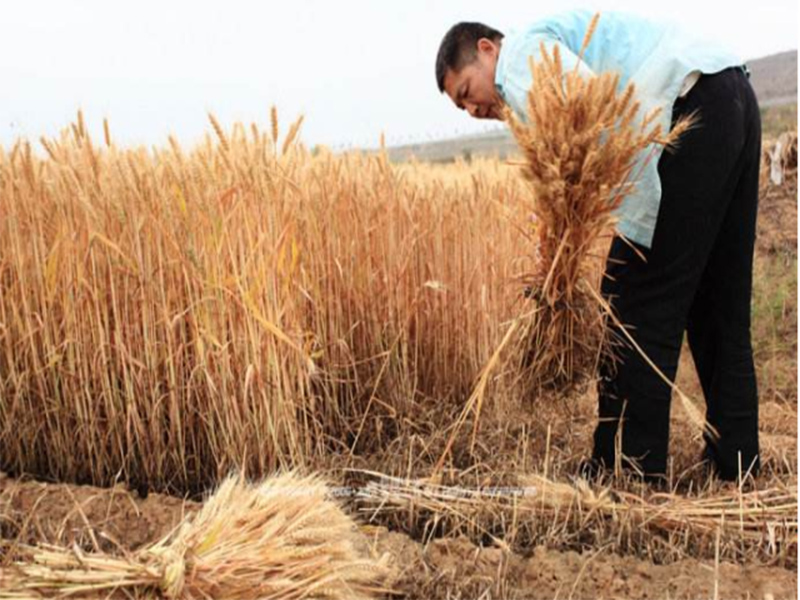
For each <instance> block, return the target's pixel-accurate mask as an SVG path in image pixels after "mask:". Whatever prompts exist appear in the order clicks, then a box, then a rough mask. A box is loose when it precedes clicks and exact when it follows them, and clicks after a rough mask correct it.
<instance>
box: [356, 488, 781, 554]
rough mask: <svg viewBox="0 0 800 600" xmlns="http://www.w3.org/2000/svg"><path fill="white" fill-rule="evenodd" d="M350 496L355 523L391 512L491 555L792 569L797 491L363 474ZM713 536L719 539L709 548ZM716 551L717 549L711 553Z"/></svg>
mask: <svg viewBox="0 0 800 600" xmlns="http://www.w3.org/2000/svg"><path fill="white" fill-rule="evenodd" d="M369 475H370V476H371V478H372V479H371V481H369V483H368V484H367V485H366V486H365V487H364V489H363V490H362V492H361V494H360V498H359V500H360V502H361V506H362V509H363V511H364V514H366V515H368V516H370V517H371V518H374V517H376V516H378V515H382V516H384V517H385V516H386V515H388V514H392V513H399V514H400V519H401V521H402V520H405V521H408V520H409V519H411V520H414V519H424V520H425V521H427V522H429V523H434V524H435V525H434V526H435V527H439V528H441V527H447V528H448V529H450V530H451V531H465V532H468V533H471V534H473V535H477V536H478V537H481V538H483V539H486V540H487V541H489V540H490V541H492V542H493V543H495V544H498V545H500V546H501V547H506V546H508V545H510V544H515V542H516V543H519V541H520V539H518V538H521V539H523V545H540V544H544V545H549V544H554V545H556V546H558V545H559V544H563V542H564V540H567V539H570V540H572V543H573V544H575V545H576V546H585V547H586V548H597V547H606V548H608V549H611V550H617V551H621V552H625V551H628V550H629V548H630V547H638V548H642V547H647V548H648V552H649V553H650V554H651V555H652V557H657V558H661V559H665V560H675V559H678V558H683V557H685V556H694V557H700V556H705V557H707V558H714V556H715V554H717V553H720V552H721V555H722V556H723V557H724V558H730V559H734V560H741V559H742V557H745V556H746V557H748V558H749V559H751V560H756V561H763V562H769V563H773V562H781V563H783V564H785V565H787V566H792V565H796V563H797V558H796V553H797V488H796V486H791V485H784V484H780V483H779V482H775V487H771V488H768V489H762V490H752V491H744V490H743V489H742V488H741V487H735V486H731V487H729V488H727V489H720V490H717V491H716V492H713V493H703V494H700V495H693V496H686V495H681V494H675V493H666V492H653V491H648V492H647V493H644V494H642V493H634V492H632V491H621V490H619V489H612V488H604V487H592V486H589V485H588V484H587V482H586V481H585V480H583V479H577V480H576V481H575V482H573V483H568V482H563V481H562V482H559V481H555V480H553V479H551V478H548V477H547V476H545V475H540V474H530V475H520V476H518V477H516V478H515V480H514V481H507V482H506V483H505V485H503V486H498V487H488V486H487V487H482V488H481V487H479V488H476V487H460V486H445V485H437V484H435V483H431V482H430V481H429V480H410V479H406V478H398V477H389V476H386V475H381V474H377V473H370V474H369ZM718 537H719V540H718ZM720 544H721V546H720Z"/></svg>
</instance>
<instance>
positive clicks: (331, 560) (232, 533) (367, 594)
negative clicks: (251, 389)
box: [0, 474, 388, 599]
mask: <svg viewBox="0 0 800 600" xmlns="http://www.w3.org/2000/svg"><path fill="white" fill-rule="evenodd" d="M327 495H328V489H327V487H326V485H325V484H324V483H323V482H322V481H320V480H319V479H317V478H315V477H305V478H303V477H298V476H297V475H294V474H284V475H280V476H276V477H274V478H272V479H268V480H266V481H264V482H263V483H261V484H258V485H250V484H247V483H245V482H244V481H243V480H242V478H237V477H231V478H228V479H227V480H225V481H224V482H223V483H222V485H220V487H219V488H218V490H217V491H216V493H215V494H214V495H213V496H212V497H211V498H210V499H209V500H208V501H207V502H206V504H205V505H204V506H203V508H202V509H201V510H200V512H199V513H197V514H196V515H195V516H194V517H191V518H189V519H187V520H185V521H184V522H183V523H182V524H181V525H180V526H179V527H178V528H176V530H175V531H174V532H172V533H171V534H170V535H168V536H166V537H165V538H164V539H162V540H161V541H159V542H157V543H155V544H153V545H151V546H148V547H145V548H143V549H141V550H139V551H137V552H135V553H132V554H126V555H125V556H123V557H119V556H111V555H107V554H102V553H84V552H81V551H80V550H79V549H78V548H77V546H75V547H73V548H71V549H69V548H62V547H58V546H49V545H48V546H41V547H24V548H21V549H20V554H21V556H20V557H19V560H17V561H16V562H15V563H14V564H13V565H12V567H11V568H10V569H8V570H7V572H6V573H5V574H4V579H3V580H0V589H2V590H3V591H2V592H0V597H3V596H5V597H24V596H25V595H28V596H30V595H33V594H41V595H44V596H46V597H63V596H70V597H79V596H84V597H86V596H94V595H96V594H98V593H100V592H103V593H106V594H108V593H113V592H125V593H127V594H147V593H148V592H149V593H158V594H161V595H163V596H164V597H166V598H188V599H193V598H226V599H227V598H266V597H269V598H301V597H302V598H315V597H326V598H372V597H375V596H376V595H378V594H380V593H382V592H383V591H385V590H383V589H382V587H381V584H382V582H383V581H384V580H385V578H386V576H387V574H388V571H387V568H386V558H385V557H383V558H381V559H380V560H377V561H376V560H372V559H370V558H367V557H364V556H362V555H361V553H360V552H359V551H358V550H357V546H356V543H355V542H356V535H357V533H356V527H355V524H354V523H353V521H352V520H351V519H350V518H349V517H348V516H347V515H346V514H345V513H344V512H343V511H342V510H341V509H340V508H339V506H337V505H336V504H335V503H334V502H333V501H331V500H329V499H327V497H326V496H327Z"/></svg>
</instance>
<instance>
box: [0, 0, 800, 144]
mask: <svg viewBox="0 0 800 600" xmlns="http://www.w3.org/2000/svg"><path fill="white" fill-rule="evenodd" d="M736 4H737V2H734V1H732V0H713V1H706V0H666V1H665V0H652V1H650V2H647V1H646V0H605V1H603V0H589V1H586V2H574V1H573V0H561V1H555V0H527V1H525V2H519V1H518V2H507V1H503V0H494V1H492V2H485V1H483V2H477V1H473V0H459V1H451V2H446V3H445V2H424V1H422V0H404V1H403V2H378V1H375V0H373V1H367V0H348V1H339V2H336V1H329V2H324V1H321V0H294V1H286V0H284V1H283V2H280V3H269V2H245V1H237V0H227V1H221V0H216V1H214V2H209V1H205V0H194V1H184V0H175V1H168V0H137V1H135V2H130V1H126V2H116V1H111V0H105V1H98V0H60V1H55V0H54V1H45V0H24V1H22V0H19V1H17V0H6V1H4V2H2V3H0V7H2V12H0V82H2V84H0V144H3V145H8V144H9V143H10V142H12V141H13V140H14V139H15V138H17V137H19V136H24V137H27V138H29V139H33V140H38V138H39V136H40V135H43V134H44V135H48V136H50V135H55V134H56V133H57V132H58V131H59V130H60V129H61V128H62V127H64V126H66V125H67V124H68V123H69V122H71V121H72V120H74V118H75V114H76V112H77V110H78V108H79V107H80V108H83V111H84V114H85V117H86V120H87V123H88V124H89V126H90V130H91V131H92V133H93V135H94V136H95V137H96V139H98V140H99V139H102V133H101V132H102V120H103V118H104V117H107V118H108V119H109V123H110V127H111V131H112V135H113V136H114V138H115V141H117V142H118V143H122V144H147V145H153V144H157V145H160V144H163V143H165V142H166V139H167V136H168V135H169V134H170V133H172V134H174V135H176V136H177V137H178V138H179V139H180V140H181V141H182V142H183V143H186V144H191V143H193V142H195V141H197V140H198V139H199V138H200V136H201V135H202V134H203V133H204V132H205V131H207V130H209V125H208V119H207V116H206V115H207V113H208V112H209V111H212V112H214V113H215V114H216V116H217V118H218V119H219V120H220V121H221V122H222V123H223V125H224V126H226V127H229V126H230V125H231V124H232V123H233V122H234V121H242V122H244V123H246V124H249V123H250V122H252V121H255V122H257V123H259V124H260V125H262V126H264V127H266V126H268V123H269V107H270V106H271V105H273V104H275V105H277V107H278V112H279V115H280V116H281V122H282V128H283V131H285V130H286V128H288V125H289V122H290V121H291V120H294V118H295V117H297V116H298V115H300V114H303V115H305V121H304V125H303V129H302V133H301V138H302V139H303V141H305V142H306V143H307V144H309V145H313V144H318V143H322V144H327V145H330V146H333V147H334V148H343V147H353V146H374V145H376V144H377V142H378V139H379V137H380V134H381V132H385V135H386V140H387V143H388V144H390V145H395V144H402V143H407V142H410V141H425V140H428V139H440V138H443V137H451V136H454V135H463V134H467V133H472V132H476V131H481V130H485V129H486V128H487V127H497V126H498V125H487V124H486V123H483V122H477V121H473V120H472V119H470V118H469V116H468V115H466V113H462V112H461V111H458V110H457V109H455V108H454V107H453V106H452V104H451V103H450V101H449V100H448V99H447V98H446V97H445V96H442V95H441V94H440V93H439V91H438V89H437V87H436V80H435V76H434V62H435V57H436V51H437V49H438V47H439V42H440V41H441V38H442V36H443V35H444V33H445V32H446V31H447V29H448V28H449V27H450V26H451V25H452V24H454V23H455V22H457V21H466V20H470V21H472V20H477V21H483V22H485V23H486V24H488V25H491V26H493V27H495V28H497V29H500V30H501V31H506V30H509V29H519V28H522V27H524V26H525V24H526V23H530V22H532V21H534V20H536V19H539V18H541V17H543V16H546V15H547V14H549V13H552V12H559V11H561V10H565V9H569V8H590V9H593V10H601V11H602V10H626V11H630V12H635V13H639V14H642V15H645V16H649V17H654V18H668V19H670V20H671V21H673V22H677V23H678V24H680V25H682V26H683V27H685V28H687V29H689V30H691V31H694V32H696V33H698V34H699V35H701V36H703V37H704V38H705V39H707V40H709V41H716V42H719V43H722V44H724V45H726V46H728V47H729V48H731V49H732V50H734V51H736V52H737V53H738V54H739V55H740V56H742V57H743V58H744V59H752V58H760V57H762V56H765V55H768V54H773V53H776V52H781V51H784V50H792V49H796V48H797V46H798V43H797V40H798V3H797V0H757V1H756V2H747V3H744V4H743V5H742V8H738V7H736V6H735V5H736Z"/></svg>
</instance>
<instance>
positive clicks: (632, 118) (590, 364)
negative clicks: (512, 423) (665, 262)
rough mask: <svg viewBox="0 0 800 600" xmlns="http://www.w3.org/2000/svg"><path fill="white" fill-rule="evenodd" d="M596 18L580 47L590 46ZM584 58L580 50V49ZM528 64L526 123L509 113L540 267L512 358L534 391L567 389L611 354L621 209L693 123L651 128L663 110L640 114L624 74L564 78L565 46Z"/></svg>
mask: <svg viewBox="0 0 800 600" xmlns="http://www.w3.org/2000/svg"><path fill="white" fill-rule="evenodd" d="M598 18H599V15H596V16H595V18H594V20H593V21H592V24H591V25H590V28H589V31H588V32H587V34H586V37H585V39H584V42H583V49H584V50H585V48H586V47H587V46H588V44H589V43H590V42H591V37H592V33H593V31H594V29H595V27H596V24H597V21H598ZM580 54H581V56H582V55H583V50H582V51H581V53H580ZM541 56H542V60H541V61H538V62H534V61H533V60H532V59H531V72H532V75H533V85H532V88H531V91H530V92H529V93H528V121H527V122H523V121H522V120H520V119H518V118H517V117H516V116H515V115H514V114H513V112H511V111H510V110H509V109H507V112H506V117H507V121H508V124H509V126H510V128H511V131H512V132H513V134H514V137H515V138H516V140H517V143H518V144H519V147H520V149H521V150H522V152H523V154H524V157H525V159H526V160H525V162H524V163H523V164H522V174H523V176H524V178H525V179H526V180H527V181H528V182H529V183H530V190H531V199H530V212H531V213H532V216H533V223H534V224H533V227H534V232H533V235H534V237H535V239H536V244H535V253H536V260H535V267H534V270H533V272H532V273H530V274H529V276H528V277H527V280H528V281H527V283H528V284H529V286H530V289H531V295H532V297H533V300H534V307H533V308H532V310H530V312H529V313H527V314H526V315H525V316H523V317H522V318H521V322H520V324H519V332H518V334H517V335H516V336H515V338H514V340H513V344H514V345H515V346H516V348H515V350H514V352H513V356H514V357H515V359H516V360H517V361H518V363H519V364H521V366H522V370H523V373H524V379H525V381H526V384H527V386H526V387H528V388H529V389H532V390H534V391H535V392H537V393H538V392H540V391H541V390H542V389H558V390H561V391H563V390H564V389H565V388H566V387H570V386H572V385H574V384H576V383H579V382H580V381H582V380H584V379H585V378H586V377H587V376H592V375H593V374H594V372H595V365H596V364H597V361H598V359H599V356H600V354H601V353H602V352H604V351H606V350H607V349H608V347H607V343H606V335H605V331H606V329H605V319H606V312H607V311H606V309H605V307H604V306H603V303H602V301H598V300H599V293H598V291H597V289H598V287H599V281H598V277H597V275H598V273H599V272H600V269H598V265H597V261H596V257H597V255H598V253H599V250H600V248H599V245H600V242H601V240H603V239H604V238H608V237H609V236H610V234H611V232H612V228H613V226H614V224H615V222H616V218H615V215H614V211H615V210H616V209H617V208H619V206H620V204H621V203H622V201H623V199H624V198H625V197H626V195H628V194H629V193H630V192H631V191H632V190H633V188H634V186H635V185H636V180H637V177H638V175H639V169H640V168H641V163H640V162H637V161H638V159H639V158H641V157H642V156H643V153H644V155H645V156H646V158H645V159H644V160H645V161H647V160H650V159H651V158H652V155H647V154H646V153H647V152H649V151H651V150H652V149H653V148H654V147H655V146H657V145H662V146H670V145H672V144H674V143H675V142H676V141H677V139H678V138H679V137H680V135H681V134H682V133H683V132H685V131H686V130H687V129H688V127H689V126H690V125H691V123H690V121H688V120H684V121H681V122H679V123H677V124H676V126H675V127H674V128H673V129H672V131H670V132H665V131H662V130H661V126H660V125H653V122H654V120H655V118H656V117H657V116H658V114H659V111H655V112H651V113H649V114H647V115H641V114H640V105H639V103H638V102H637V101H636V99H635V89H634V86H633V84H628V86H627V87H626V88H625V89H624V90H623V91H622V92H620V91H618V90H619V83H620V76H619V75H618V74H614V73H609V72H606V73H600V74H598V75H596V76H592V77H585V76H582V75H581V74H579V73H578V70H577V68H576V69H574V70H572V71H571V72H566V73H565V72H564V69H563V66H562V62H561V57H560V54H559V49H558V46H555V47H554V49H553V54H552V55H550V54H549V53H548V52H547V51H546V49H545V47H544V45H542V46H541Z"/></svg>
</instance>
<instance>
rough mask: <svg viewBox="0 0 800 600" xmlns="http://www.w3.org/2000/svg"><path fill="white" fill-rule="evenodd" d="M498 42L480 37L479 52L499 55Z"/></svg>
mask: <svg viewBox="0 0 800 600" xmlns="http://www.w3.org/2000/svg"><path fill="white" fill-rule="evenodd" d="M497 51H498V48H497V44H495V43H494V42H493V41H492V40H490V39H489V38H485V37H484V38H480V39H479V40H478V52H479V53H488V54H491V55H492V56H497Z"/></svg>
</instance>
